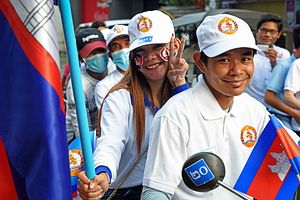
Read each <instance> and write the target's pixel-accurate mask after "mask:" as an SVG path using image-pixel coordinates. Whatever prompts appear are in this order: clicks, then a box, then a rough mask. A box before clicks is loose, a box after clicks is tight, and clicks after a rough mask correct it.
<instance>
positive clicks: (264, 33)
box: [256, 22, 281, 45]
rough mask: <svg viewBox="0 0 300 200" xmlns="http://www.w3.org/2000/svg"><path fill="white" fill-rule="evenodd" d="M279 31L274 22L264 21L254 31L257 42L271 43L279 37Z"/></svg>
mask: <svg viewBox="0 0 300 200" xmlns="http://www.w3.org/2000/svg"><path fill="white" fill-rule="evenodd" d="M280 35H281V32H279V30H278V26H277V24H276V23H275V22H265V23H263V24H262V25H261V27H260V28H259V29H258V30H257V32H256V39H257V43H258V44H267V45H273V44H275V43H276V41H277V40H278V39H279V37H280Z"/></svg>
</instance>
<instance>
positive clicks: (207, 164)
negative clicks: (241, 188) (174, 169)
mask: <svg viewBox="0 0 300 200" xmlns="http://www.w3.org/2000/svg"><path fill="white" fill-rule="evenodd" d="M181 174H182V179H183V182H184V183H185V185H186V186H187V187H189V188H190V189H191V190H194V191H198V192H208V191H210V190H213V189H215V188H217V187H218V186H219V185H221V186H222V187H224V188H225V189H227V190H228V191H230V192H231V193H233V194H235V195H237V196H239V197H240V198H242V199H244V200H253V199H254V198H253V197H250V196H248V195H246V194H243V193H241V192H238V191H236V190H234V189H233V188H231V187H229V186H228V185H226V184H225V183H223V182H222V180H223V179H224V177H225V166H224V163H223V161H222V160H221V158H220V157H218V156H217V155H215V154H213V153H210V152H201V153H197V154H194V155H193V156H191V157H190V158H189V159H187V161H186V162H185V163H184V165H183V167H182V172H181Z"/></svg>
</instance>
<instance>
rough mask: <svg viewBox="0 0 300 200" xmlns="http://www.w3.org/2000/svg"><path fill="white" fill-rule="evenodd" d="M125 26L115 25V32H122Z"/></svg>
mask: <svg viewBox="0 0 300 200" xmlns="http://www.w3.org/2000/svg"><path fill="white" fill-rule="evenodd" d="M122 31H123V27H122V26H114V28H113V32H115V33H122Z"/></svg>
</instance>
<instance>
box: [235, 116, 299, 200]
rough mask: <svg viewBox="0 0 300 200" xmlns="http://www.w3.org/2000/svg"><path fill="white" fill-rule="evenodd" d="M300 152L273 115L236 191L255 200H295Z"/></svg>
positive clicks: (239, 179)
mask: <svg viewBox="0 0 300 200" xmlns="http://www.w3.org/2000/svg"><path fill="white" fill-rule="evenodd" d="M299 159H300V148H299V146H298V145H297V144H296V143H295V142H294V140H293V139H292V138H291V136H290V135H289V133H288V132H287V131H286V130H285V129H284V127H283V126H282V125H281V124H280V122H279V121H278V120H277V118H276V117H275V116H274V115H271V116H270V121H269V122H268V124H267V126H266V127H265V129H264V130H263V132H262V134H261V135H260V137H259V139H258V141H257V144H256V145H255V147H254V149H253V151H252V153H251V155H250V157H249V159H248V161H247V163H246V165H245V167H244V169H243V171H242V173H241V174H240V176H239V178H238V180H237V182H236V184H235V186H234V189H236V190H238V191H241V192H243V193H246V194H248V195H250V196H252V197H254V198H256V199H264V200H269V199H278V200H282V199H289V200H290V199H292V198H293V196H294V193H295V191H296V190H297V187H298V186H299V179H298V176H299V166H300V165H299V164H300V160H299Z"/></svg>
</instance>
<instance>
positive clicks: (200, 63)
mask: <svg viewBox="0 0 300 200" xmlns="http://www.w3.org/2000/svg"><path fill="white" fill-rule="evenodd" d="M193 58H194V61H195V63H196V65H197V67H198V69H199V70H200V71H201V72H202V73H203V74H205V72H206V66H205V63H204V62H203V61H202V59H201V53H200V51H195V52H194V54H193Z"/></svg>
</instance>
